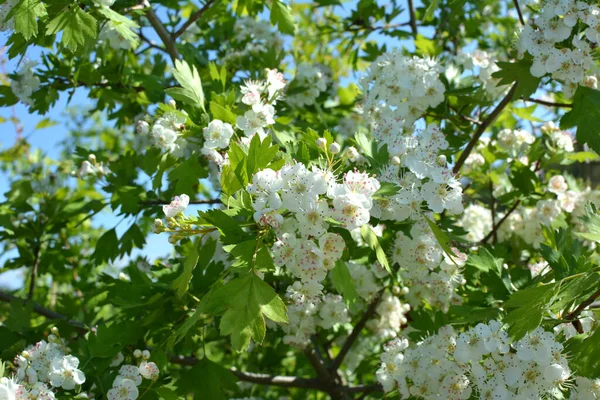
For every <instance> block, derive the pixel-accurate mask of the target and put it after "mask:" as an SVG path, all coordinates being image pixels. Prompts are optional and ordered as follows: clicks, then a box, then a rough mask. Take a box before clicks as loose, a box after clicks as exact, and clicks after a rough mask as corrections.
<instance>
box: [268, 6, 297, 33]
mask: <svg viewBox="0 0 600 400" xmlns="http://www.w3.org/2000/svg"><path fill="white" fill-rule="evenodd" d="M271 24H273V25H277V26H278V27H279V31H280V32H282V33H287V34H288V35H294V34H295V33H296V22H295V21H294V17H293V16H292V10H291V9H290V7H289V6H288V5H287V4H285V3H284V2H283V1H281V0H273V4H272V5H271Z"/></svg>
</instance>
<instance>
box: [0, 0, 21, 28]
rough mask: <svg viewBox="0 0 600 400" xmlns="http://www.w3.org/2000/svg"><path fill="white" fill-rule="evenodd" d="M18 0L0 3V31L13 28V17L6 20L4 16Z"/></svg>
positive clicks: (7, 0)
mask: <svg viewBox="0 0 600 400" xmlns="http://www.w3.org/2000/svg"><path fill="white" fill-rule="evenodd" d="M18 2H19V0H6V1H3V2H2V4H0V32H1V31H8V30H13V29H15V21H14V18H11V19H9V20H8V21H6V17H7V16H8V14H9V13H10V11H11V10H12V9H13V7H14V6H16V5H17V3H18Z"/></svg>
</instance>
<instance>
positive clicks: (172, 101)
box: [167, 99, 177, 108]
mask: <svg viewBox="0 0 600 400" xmlns="http://www.w3.org/2000/svg"><path fill="white" fill-rule="evenodd" d="M167 104H168V105H169V106H170V107H173V108H177V102H176V101H175V100H173V99H171V100H169V102H168V103H167Z"/></svg>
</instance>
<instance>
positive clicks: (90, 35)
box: [46, 5, 97, 52]
mask: <svg viewBox="0 0 600 400" xmlns="http://www.w3.org/2000/svg"><path fill="white" fill-rule="evenodd" d="M60 31H63V35H62V44H63V45H64V46H65V47H66V48H68V49H69V50H71V51H72V52H75V51H77V50H78V49H80V48H82V47H84V46H85V45H86V44H87V43H89V42H91V41H92V40H93V39H95V38H96V34H97V30H96V19H95V18H94V17H92V16H91V15H90V14H88V13H86V12H85V11H83V10H82V9H81V8H80V7H79V6H78V5H75V6H73V7H69V8H67V9H65V10H63V11H62V12H61V13H59V14H58V15H57V16H56V17H54V18H53V19H52V20H51V21H50V22H49V23H48V26H47V28H46V34H47V35H55V34H57V33H58V32H60Z"/></svg>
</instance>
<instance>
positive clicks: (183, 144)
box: [136, 102, 187, 157]
mask: <svg viewBox="0 0 600 400" xmlns="http://www.w3.org/2000/svg"><path fill="white" fill-rule="evenodd" d="M170 104H171V105H172V106H175V102H171V103H170ZM186 121H187V114H186V113H185V111H167V112H165V113H164V114H163V115H162V116H161V117H160V118H158V119H157V120H156V121H155V122H154V124H153V125H152V126H150V124H149V123H148V122H146V121H144V120H141V121H138V124H137V127H136V131H137V133H138V134H139V135H141V136H142V137H147V138H149V139H150V140H151V142H152V145H153V146H154V147H157V148H159V149H161V150H162V151H165V152H167V153H171V154H173V155H174V156H175V157H183V156H184V154H185V150H186V148H187V141H186V140H185V138H184V137H183V136H182V132H183V131H184V130H185V123H186Z"/></svg>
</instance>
